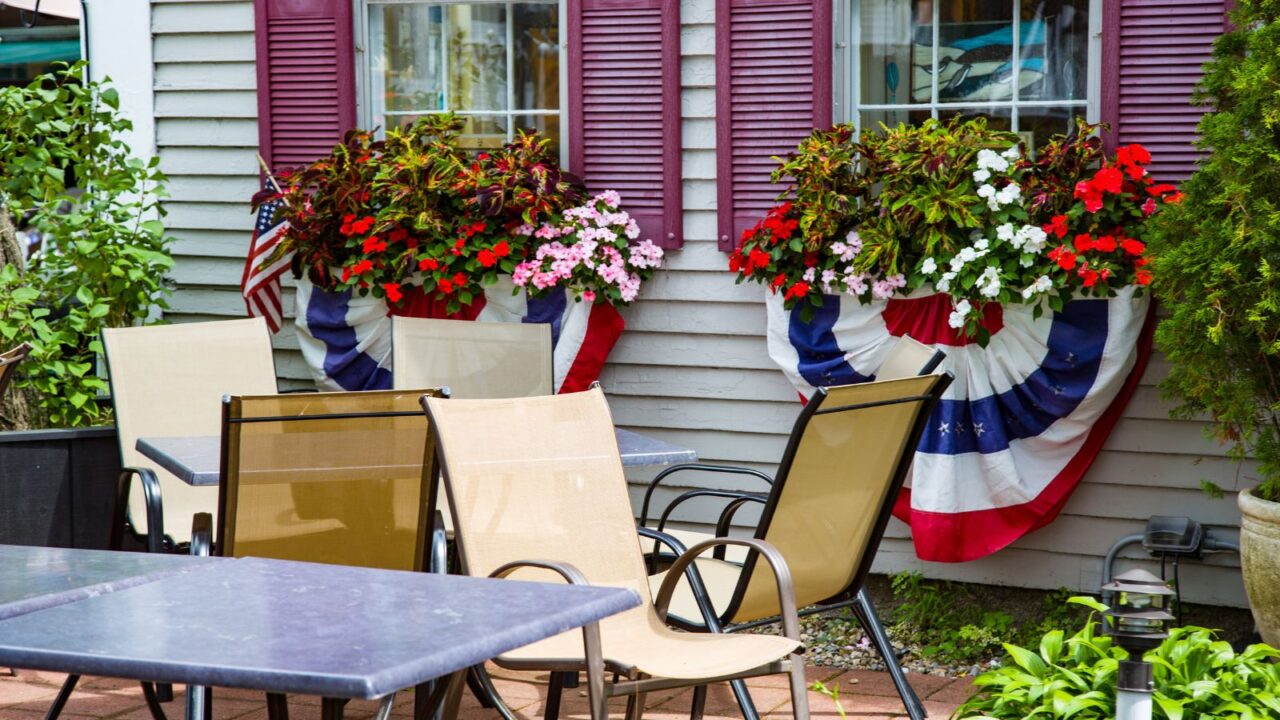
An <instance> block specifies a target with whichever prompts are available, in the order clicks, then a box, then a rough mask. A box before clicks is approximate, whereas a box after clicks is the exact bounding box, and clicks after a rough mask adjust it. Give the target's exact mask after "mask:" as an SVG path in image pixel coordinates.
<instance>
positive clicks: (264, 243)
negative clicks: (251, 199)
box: [240, 200, 290, 333]
mask: <svg viewBox="0 0 1280 720" xmlns="http://www.w3.org/2000/svg"><path fill="white" fill-rule="evenodd" d="M283 204H284V203H283V201H281V200H271V201H268V202H264V203H263V204H262V205H260V206H259V207H258V222H257V224H255V225H254V226H253V240H252V241H251V242H250V243H249V256H248V257H247V258H245V262H244V275H243V276H242V277H241V278H240V293H241V294H242V295H244V304H245V307H246V308H248V310H249V315H250V316H251V317H263V318H266V320H267V325H269V326H270V327H271V332H273V333H274V332H279V331H280V325H281V322H282V320H283V318H284V309H283V301H282V298H281V296H282V294H283V290H282V289H281V287H280V276H281V275H283V274H284V271H285V270H287V269H289V260H290V256H288V255H286V256H285V257H282V258H280V259H278V260H276V261H275V262H273V263H271V264H270V265H268V266H266V267H260V266H261V265H262V261H263V260H266V259H267V256H269V255H270V254H271V251H272V250H274V249H275V247H276V245H277V244H278V243H279V242H280V238H281V236H283V235H284V231H285V229H286V228H288V227H289V223H288V221H286V220H284V219H283V218H278V217H277V216H276V211H277V210H279V209H280V207H281V206H282V205H283Z"/></svg>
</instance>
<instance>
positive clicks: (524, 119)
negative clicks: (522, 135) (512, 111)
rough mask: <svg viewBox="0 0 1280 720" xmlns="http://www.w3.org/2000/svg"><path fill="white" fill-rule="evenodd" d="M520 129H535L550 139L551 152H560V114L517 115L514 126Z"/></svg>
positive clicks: (557, 153)
mask: <svg viewBox="0 0 1280 720" xmlns="http://www.w3.org/2000/svg"><path fill="white" fill-rule="evenodd" d="M516 129H520V130H526V131H528V130H537V131H538V133H539V134H541V135H542V136H543V137H545V138H549V139H550V140H551V148H550V149H551V152H552V153H553V154H555V155H559V154H560V116H559V115H517V116H516V117H515V128H513V129H512V130H513V132H514V130H516Z"/></svg>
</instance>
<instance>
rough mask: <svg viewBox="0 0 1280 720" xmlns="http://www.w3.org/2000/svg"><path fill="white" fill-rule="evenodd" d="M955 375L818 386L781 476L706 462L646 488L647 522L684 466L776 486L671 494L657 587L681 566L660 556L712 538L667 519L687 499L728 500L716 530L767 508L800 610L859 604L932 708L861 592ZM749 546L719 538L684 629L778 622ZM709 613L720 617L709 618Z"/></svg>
mask: <svg viewBox="0 0 1280 720" xmlns="http://www.w3.org/2000/svg"><path fill="white" fill-rule="evenodd" d="M921 347H923V346H921ZM912 352H914V350H912ZM928 355H929V358H927V359H925V360H924V361H925V362H926V363H929V362H933V364H934V365H935V366H936V362H934V361H935V360H936V358H934V357H933V355H934V354H933V352H932V351H930V352H929V353H928ZM918 359H919V357H918ZM917 367H921V366H919V365H917ZM950 383H951V376H950V375H949V374H939V375H923V376H918V377H908V378H903V379H892V380H881V381H877V382H869V383H863V384H859V385H846V386H841V387H829V388H819V389H818V391H817V392H816V393H814V395H813V397H811V398H810V399H809V401H808V403H807V404H806V405H805V407H804V409H803V410H802V411H801V413H800V416H799V417H798V418H797V420H796V422H795V425H794V427H793V428H792V431H791V437H790V439H789V440H788V442H787V446H786V450H785V451H784V453H783V457H782V460H781V462H780V464H779V469H778V475H777V478H776V479H775V478H770V477H769V476H768V475H766V474H764V473H763V472H760V471H758V470H755V469H751V468H742V467H736V466H728V465H710V464H701V463H699V464H687V465H676V466H672V467H670V468H667V469H666V470H664V471H663V472H662V473H660V474H659V475H658V476H657V477H655V478H654V480H653V481H652V483H650V485H649V487H648V488H647V489H646V491H645V495H644V499H643V501H642V504H641V511H640V524H641V527H644V526H645V525H646V523H647V522H648V519H649V505H650V501H651V500H652V496H653V493H654V490H655V489H656V488H657V487H658V486H659V484H660V483H662V482H663V481H664V480H666V479H667V478H669V477H671V476H672V475H673V474H675V473H677V472H680V471H684V470H702V471H708V472H716V473H729V474H740V475H749V476H755V477H758V478H761V479H763V480H764V481H765V482H766V483H767V484H768V491H767V492H743V491H737V490H719V489H709V488H708V489H701V488H700V489H693V490H688V491H686V492H684V493H682V494H681V495H679V496H677V497H676V498H675V499H674V500H672V502H671V503H670V505H668V506H667V508H666V509H664V510H663V512H662V514H661V515H660V516H659V519H658V524H657V528H656V529H657V530H658V531H660V532H662V533H665V534H668V535H669V536H672V537H674V538H676V540H677V543H678V544H675V545H671V544H667V549H666V550H665V551H664V549H663V548H662V547H661V545H662V544H661V543H658V542H655V543H654V544H653V546H652V548H647V549H651V550H652V553H651V554H650V555H649V559H650V562H651V565H650V568H651V570H653V571H655V572H654V574H653V575H652V576H651V577H650V578H649V584H650V587H661V586H663V585H664V584H667V583H669V582H671V580H672V578H671V574H672V570H667V571H659V570H660V567H659V562H660V561H662V560H663V559H669V558H670V557H673V556H676V555H679V554H680V553H682V552H683V551H684V547H685V546H686V545H692V544H697V543H702V542H705V541H706V540H707V538H709V537H712V536H709V535H706V534H702V533H696V532H690V531H679V530H675V531H673V530H670V529H668V528H667V523H668V522H669V521H670V519H671V516H672V513H673V512H674V511H675V510H676V508H677V507H679V506H680V505H681V504H682V503H684V502H686V501H688V500H692V499H695V498H720V499H722V500H725V501H727V502H726V505H725V507H724V510H723V512H722V513H721V515H720V517H719V519H718V522H717V525H716V529H715V536H716V537H724V536H727V535H728V534H729V531H730V527H731V525H732V522H733V518H734V515H735V513H737V512H738V511H739V510H740V509H741V508H743V507H744V506H747V505H758V506H760V508H761V515H760V520H759V523H758V524H757V526H756V527H755V529H754V537H755V538H757V539H760V540H765V541H768V542H769V543H771V544H773V545H774V546H775V547H777V549H778V551H779V552H781V553H782V556H783V557H784V558H786V559H787V562H789V563H790V564H791V567H792V575H793V577H794V579H795V583H796V600H797V603H798V604H799V606H800V607H802V608H804V610H803V611H802V612H801V614H802V615H809V614H814V613H819V612H826V611H830V610H835V609H838V608H845V607H848V608H850V609H851V610H852V611H853V613H854V615H855V617H856V618H857V619H858V621H859V623H860V624H861V625H862V627H863V629H864V630H865V631H866V632H867V634H868V636H869V637H870V639H871V640H872V642H873V643H874V644H875V645H876V649H877V650H878V651H879V653H880V654H881V656H882V657H883V658H884V660H885V663H886V665H887V666H888V669H889V672H890V674H891V676H892V677H894V680H895V685H896V686H897V689H898V692H899V694H900V695H901V696H902V699H903V703H904V704H905V705H906V707H907V710H908V714H909V715H911V716H912V718H913V719H916V720H918V718H922V717H924V714H925V713H924V705H923V703H921V702H920V700H919V698H918V697H917V696H916V695H915V692H914V690H912V689H911V686H910V685H909V684H908V683H907V682H906V679H905V677H903V676H902V669H901V667H900V666H899V664H898V662H897V656H896V654H895V653H894V651H893V647H892V645H891V644H890V642H889V638H888V635H887V634H886V633H885V632H884V628H883V625H882V624H881V623H880V620H879V618H878V617H876V614H875V609H874V608H873V607H872V605H871V603H870V601H869V600H868V598H867V597H866V594H865V593H864V592H863V591H862V590H863V582H864V581H865V579H866V576H867V573H868V572H869V571H870V569H871V563H872V561H873V560H874V558H875V554H876V549H877V548H878V547H879V545H880V540H881V537H882V536H883V534H884V529H885V526H886V525H887V524H888V522H889V516H890V513H891V511H892V509H893V504H894V501H895V500H896V498H897V496H898V491H899V490H900V489H901V487H902V484H903V482H904V480H905V479H906V475H907V471H908V468H909V467H910V465H911V460H912V456H913V455H914V453H915V449H916V446H917V445H918V443H919V441H920V436H921V433H922V432H923V430H924V427H925V424H926V423H927V422H928V419H929V415H930V413H931V412H932V410H933V408H934V406H935V405H936V404H937V403H938V401H939V399H940V398H941V396H942V392H943V391H944V390H945V389H946V388H947V386H948V385H950ZM646 544H647V543H646ZM730 550H733V551H735V552H732V553H730V552H729V551H730ZM743 550H744V548H742V547H736V548H730V547H722V548H717V549H716V551H715V553H714V554H713V556H712V557H704V558H699V560H698V562H697V564H696V565H697V567H698V569H699V572H700V574H701V577H702V581H703V585H704V587H705V590H706V594H705V595H702V594H701V593H697V592H695V589H694V588H692V587H691V586H690V585H689V584H688V583H684V582H681V583H679V585H678V587H677V590H676V593H675V596H674V598H673V600H672V604H671V613H670V616H669V618H668V619H669V621H670V622H672V624H674V625H676V626H677V627H681V628H684V629H686V630H692V631H704V632H705V631H707V630H711V631H717V630H720V629H726V630H728V631H733V630H741V629H745V628H750V627H755V626H758V625H763V624H767V623H770V622H773V621H775V620H776V618H777V615H778V611H779V607H778V606H777V604H776V603H774V602H773V601H772V600H771V599H770V598H769V597H767V594H766V593H765V592H764V588H766V587H767V586H768V570H767V568H764V567H762V566H761V565H760V564H759V562H758V561H757V560H756V558H755V557H754V553H752V552H751V551H750V549H745V552H744V551H743ZM676 579H677V580H678V579H679V578H676ZM700 595H701V596H700ZM708 616H711V617H713V618H714V620H715V621H714V622H712V623H708V622H707V619H706V618H707V617H708ZM740 700H741V698H740ZM742 709H743V713H744V715H746V716H747V717H748V718H750V717H752V716H753V715H754V714H755V712H754V709H753V708H752V707H750V706H749V704H748V703H746V702H744V703H743V708H742Z"/></svg>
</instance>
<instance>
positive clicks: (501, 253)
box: [493, 240, 511, 258]
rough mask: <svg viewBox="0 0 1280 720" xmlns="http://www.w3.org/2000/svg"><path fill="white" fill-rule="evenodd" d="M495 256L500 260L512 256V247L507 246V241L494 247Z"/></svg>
mask: <svg viewBox="0 0 1280 720" xmlns="http://www.w3.org/2000/svg"><path fill="white" fill-rule="evenodd" d="M493 254H494V255H497V256H498V257H500V258H504V257H506V256H508V255H510V254H511V246H510V245H508V244H507V241H506V240H503V241H502V242H500V243H498V244H497V245H494V246H493Z"/></svg>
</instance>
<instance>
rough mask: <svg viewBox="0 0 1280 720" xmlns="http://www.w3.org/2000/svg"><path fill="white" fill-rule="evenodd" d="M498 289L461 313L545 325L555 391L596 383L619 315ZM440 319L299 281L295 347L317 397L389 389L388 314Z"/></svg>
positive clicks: (419, 305) (434, 309)
mask: <svg viewBox="0 0 1280 720" xmlns="http://www.w3.org/2000/svg"><path fill="white" fill-rule="evenodd" d="M511 290H512V285H511V284H510V283H509V282H499V283H497V284H495V285H493V286H491V287H490V288H487V289H486V290H485V294H484V296H483V297H482V298H480V299H479V300H478V301H477V302H475V303H474V304H472V305H471V306H470V307H469V308H465V309H464V310H463V311H462V312H461V313H458V314H455V315H450V316H449V317H455V318H458V319H464V320H478V321H481V322H526V323H549V324H550V325H551V342H552V346H553V348H554V349H553V352H552V355H553V357H552V363H553V367H554V370H555V388H556V392H577V391H581V390H585V389H587V387H588V386H590V384H591V383H592V382H594V381H595V380H596V379H598V378H599V377H600V371H601V370H602V369H603V367H604V362H605V359H606V358H608V356H609V351H610V350H612V349H613V346H614V344H615V343H616V342H617V341H618V338H619V337H620V336H621V335H622V330H623V327H624V323H623V320H622V316H621V315H619V314H618V311H617V310H616V309H615V308H614V307H613V306H612V305H608V304H605V303H596V304H591V303H585V302H573V301H572V300H571V299H570V298H569V295H568V293H567V292H562V293H550V294H548V295H546V296H542V297H530V296H528V295H526V294H523V293H521V294H519V295H513V294H512V292H511ZM393 313H394V314H399V315H407V316H413V317H446V314H445V313H444V312H443V308H442V306H441V305H440V304H438V303H431V302H427V301H425V300H424V299H423V298H421V297H413V298H409V299H407V300H406V301H405V303H404V304H403V305H402V306H401V307H399V308H396V309H395V310H394V311H392V310H390V309H389V308H388V307H387V304H386V303H385V302H384V301H383V300H381V299H379V298H375V297H373V296H364V297H360V296H355V295H353V294H352V293H351V292H350V291H342V292H327V291H325V290H321V289H318V288H316V287H315V286H314V285H313V284H312V283H311V282H310V281H309V280H307V279H306V278H305V277H304V278H301V279H300V280H299V281H298V288H297V315H296V318H295V320H294V324H295V326H296V327H297V330H298V346H299V348H300V349H301V351H302V356H303V358H304V359H305V360H306V363H307V366H308V368H309V369H310V370H311V376H312V378H313V379H314V380H315V382H316V386H317V387H319V388H320V389H321V390H383V389H387V388H390V387H392V373H393V372H394V368H392V367H391V318H390V315H391V314H393Z"/></svg>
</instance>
